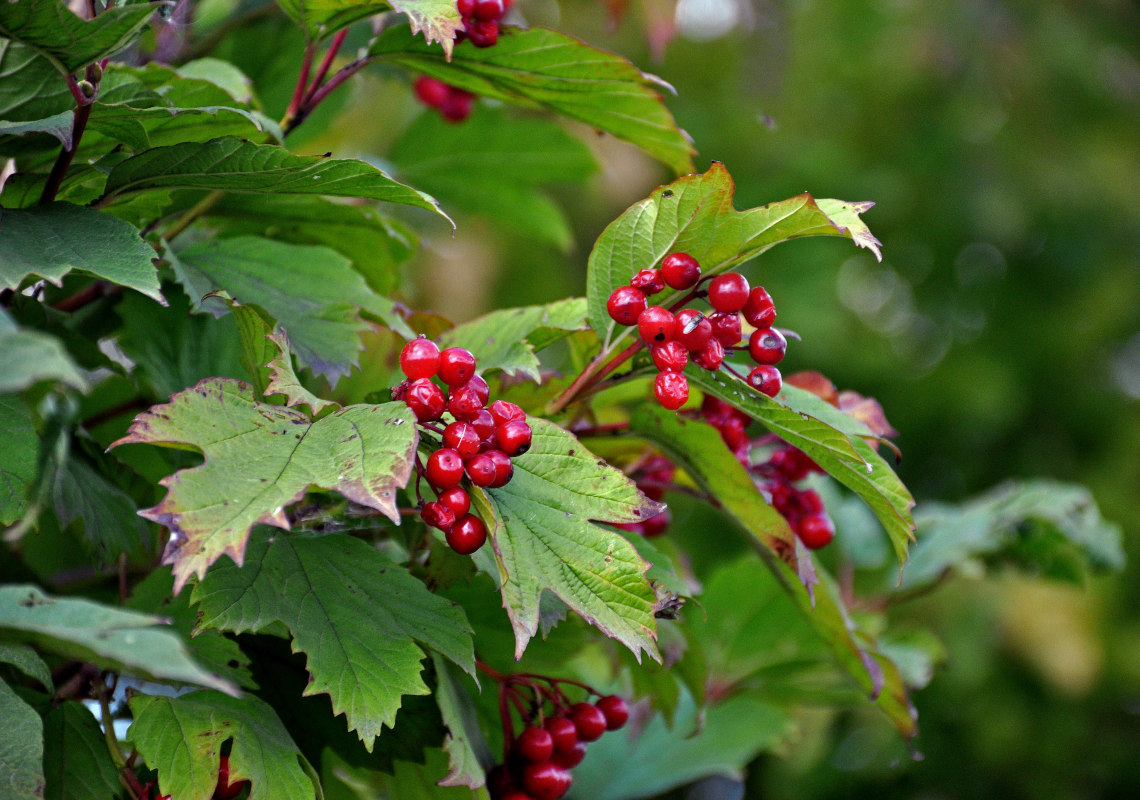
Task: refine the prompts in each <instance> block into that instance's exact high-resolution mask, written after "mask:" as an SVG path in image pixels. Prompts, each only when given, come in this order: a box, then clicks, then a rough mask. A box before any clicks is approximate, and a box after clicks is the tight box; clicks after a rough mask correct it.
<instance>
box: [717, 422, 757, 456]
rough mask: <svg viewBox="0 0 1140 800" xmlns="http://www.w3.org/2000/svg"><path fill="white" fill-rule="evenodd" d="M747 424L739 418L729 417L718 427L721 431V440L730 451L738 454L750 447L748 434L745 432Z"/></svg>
mask: <svg viewBox="0 0 1140 800" xmlns="http://www.w3.org/2000/svg"><path fill="white" fill-rule="evenodd" d="M746 427H747V424H746V423H745V422H744V420H742V419H740V418H739V417H729V418H728V419H725V420H724V421H722V422H721V423H720V424H719V425H717V426H716V429H717V430H718V431H720V438H721V439H723V440H724V443H725V444H726V445H728V449H729V450H731V451H732V452H734V453H735V452H736V451H737V450H740V449H742V448H744V447H747V446H748V442H749V439H748V434H747V433H746V432H745V430H744V429H745V428H746Z"/></svg>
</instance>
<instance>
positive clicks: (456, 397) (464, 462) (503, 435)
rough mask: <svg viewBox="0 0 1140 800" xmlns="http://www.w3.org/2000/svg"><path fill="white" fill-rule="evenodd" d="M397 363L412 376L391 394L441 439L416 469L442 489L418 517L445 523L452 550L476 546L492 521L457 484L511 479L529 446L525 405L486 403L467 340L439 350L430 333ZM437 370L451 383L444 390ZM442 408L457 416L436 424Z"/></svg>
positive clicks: (494, 485) (491, 486) (407, 348)
mask: <svg viewBox="0 0 1140 800" xmlns="http://www.w3.org/2000/svg"><path fill="white" fill-rule="evenodd" d="M400 369H401V370H402V371H403V373H404V375H406V376H407V380H405V381H403V382H401V383H400V384H399V385H398V386H396V387H395V388H394V389H393V390H392V399H394V400H403V401H404V402H405V403H407V404H408V407H409V408H410V409H412V412H413V413H414V414H415V415H416V420H417V421H418V422H419V424H420V425H421V427H423V428H424V429H425V430H427V431H431V432H433V433H435V434H437V435H438V436H439V437H440V440H441V444H442V446H441V447H440V448H439V449H438V450H436V451H435V452H433V453H432V454H431V455H430V456H429V457H428V459H427V464H426V465H425V466H423V467H422V468H421V469H420V470H419V474H420V475H421V476H422V477H423V478H425V479H426V480H427V482H428V483H429V484H430V485H431V487H432V488H433V489H434V490H435V492H436V496H437V499H435V500H433V501H431V502H428V503H424V504H423V507H422V508H421V510H420V518H421V519H423V521H424V522H425V523H426V524H428V525H430V526H432V527H434V528H439V529H440V530H441V531H443V532H444V534H445V535H446V537H447V543H448V544H449V545H450V546H451V549H452V550H454V551H455V552H457V553H461V554H463V555H467V554H469V553H474V552H475V551H476V550H478V549H479V548H480V547H482V546H483V543H484V542H486V541H487V528H486V526H485V525H484V524H483V521H482V520H481V519H479V518H478V517H477V516H475V515H474V514H472V513H470V512H471V497H470V495H469V494H468V493H467V491H466V490H465V489H464V488H463V487H462V486H460V484H461V483H462V482H463V480H464V478H466V480H468V481H470V483H471V484H473V485H475V486H481V487H484V488H489V489H494V488H498V487H500V486H505V485H506V484H507V483H508V482H509V481H510V479H511V477H512V476H513V475H514V465H513V464H512V463H511V459H512V458H514V457H516V456H521V455H522V454H523V453H525V452H526V451H527V450H529V449H530V442H531V429H530V425H529V424H528V423H527V421H526V412H525V411H523V410H522V409H521V408H520V407H519V406H517V405H515V404H514V403H509V402H507V401H505V400H496V401H495V402H493V403H491V404H490V406H489V407H488V405H487V401H488V400H489V399H490V389H489V388H488V386H487V382H486V381H485V380H483V379H482V378H481V377H479V376H478V375H476V374H475V356H474V355H472V354H471V351H470V350H466V349H464V348H462V347H449V348H447V349H446V350H442V351H441V350H440V349H439V346H438V345H436V343H435V342H433V341H431V340H430V339H426V338H424V337H422V336H421V337H419V338H417V339H412V340H411V341H410V342H408V343H407V344H406V345H404V349H403V351H402V352H401V353H400ZM433 378H438V379H439V380H440V381H442V382H443V384H444V385H446V386H447V391H446V393H445V392H444V390H443V389H441V388H440V387H439V386H438V385H437V384H436V383H435V382H434V381H433V380H432V379H433ZM445 412H446V413H447V414H448V415H450V416H451V417H452V418H453V420H454V421H452V422H449V423H447V424H446V425H439V424H436V423H440V422H443V415H444V413H445ZM416 466H417V467H420V464H419V458H418V456H417V459H416ZM418 490H419V484H418V482H417V493H418Z"/></svg>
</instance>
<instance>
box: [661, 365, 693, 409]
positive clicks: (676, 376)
mask: <svg viewBox="0 0 1140 800" xmlns="http://www.w3.org/2000/svg"><path fill="white" fill-rule="evenodd" d="M653 393H654V394H655V395H656V396H657V402H658V403H660V404H661V405H662V406H664V407H665V408H667V409H669V410H670V411H676V410H677V409H678V408H680V407H681V406H683V405H685V401H686V400H688V399H689V381H688V379H686V378H685V376H684V375H682V374H681V373H679V372H659V373H658V374H657V380H655V381H654V382H653Z"/></svg>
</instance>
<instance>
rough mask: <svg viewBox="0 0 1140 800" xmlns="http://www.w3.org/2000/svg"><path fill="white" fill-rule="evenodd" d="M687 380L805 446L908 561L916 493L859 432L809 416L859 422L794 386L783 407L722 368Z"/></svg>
mask: <svg viewBox="0 0 1140 800" xmlns="http://www.w3.org/2000/svg"><path fill="white" fill-rule="evenodd" d="M689 379H690V382H691V385H693V386H697V387H699V388H700V389H701V390H702V391H705V392H708V393H709V394H712V395H714V396H716V397H719V398H720V399H721V400H724V401H725V402H727V403H731V404H732V405H733V406H735V407H736V408H739V409H740V410H741V411H744V412H745V413H746V414H748V415H749V416H750V417H752V418H754V419H756V420H758V421H759V422H760V423H761V424H762V425H764V426H765V427H766V428H768V430H770V431H772V432H773V433H775V434H776V435H777V436H779V437H780V438H781V439H783V440H784V441H786V442H787V443H788V444H791V445H794V446H796V447H798V448H800V449H801V450H803V451H804V452H805V453H807V454H808V455H809V456H811V457H812V459H813V460H814V461H815V462H816V463H817V464H819V466H821V467H823V469H825V470H826V471H827V474H828V475H830V476H831V477H833V478H835V479H836V480H837V481H839V482H840V483H842V484H843V485H844V486H846V487H847V488H848V489H851V490H852V491H853V492H855V493H856V494H858V495H859V496H860V497H861V498H863V501H864V502H865V503H866V504H867V505H868V506H870V508H871V510H872V511H874V512H875V516H877V517H878V519H879V522H881V523H882V525H883V528H884V529H885V530H886V532H887V538H888V539H889V540H890V542H891V546H892V547H894V550H895V555H896V556H897V557H898V561H899V563H900V564H903V563H906V559H907V544H908V543H909V542H912V541H914V539H915V537H914V519H913V517H912V516H911V511H910V510H911V509H912V508H913V507H914V498H913V497H911V494H910V492H909V491H908V490H907V488H906V486H904V485H903V483H902V481H900V480H899V478H898V476H897V475H895V473H894V470H892V469H891V468H890V465H888V464H887V462H886V461H884V460H883V458H882V456H880V455H879V454H878V453H877V452H875V449H874V448H873V447H871V446H870V445H869V444H867V443H866V442H865V441H864V440H863V439H862V438H860V436H858V435H853V436H848V435H847V434H845V433H843V432H842V431H841V430H839V429H837V428H834V427H832V426H830V425H828V424H826V423H824V422H822V421H820V420H819V419H817V418H816V417H815V416H812V415H813V414H817V413H818V414H820V415H821V416H825V417H827V418H828V419H834V420H835V421H836V422H837V423H838V424H841V425H843V426H844V427H845V428H846V429H847V430H852V431H855V432H858V431H861V430H862V424H861V423H859V422H858V421H857V420H853V419H851V418H849V417H847V416H846V415H845V414H840V415H838V416H834V415H835V414H836V410H835V409H834V408H833V407H832V406H830V405H829V404H827V403H826V402H824V401H823V400H820V399H819V398H818V397H816V396H815V395H813V394H811V393H810V392H804V391H798V390H796V389H795V387H792V386H789V387H787V390H785V391H784V392H782V393H781V394H780V395H778V396H777V397H779V398H785V399H786V400H787V401H788V405H787V406H785V405H784V404H783V403H781V402H779V401H778V400H774V399H772V398H770V397H768V396H767V395H763V394H760V393H759V392H756V391H753V390H752V389H750V388H748V387H746V386H744V385H743V384H741V383H740V382H739V381H734V380H731V379H729V378H727V377H726V376H725V375H724V374H723V373H722V372H715V373H711V372H707V371H705V370H691V371H690V373H689ZM852 454H853V455H854V456H855V457H854V458H852V457H851V456H852Z"/></svg>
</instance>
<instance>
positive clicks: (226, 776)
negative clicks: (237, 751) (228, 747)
mask: <svg viewBox="0 0 1140 800" xmlns="http://www.w3.org/2000/svg"><path fill="white" fill-rule="evenodd" d="M248 785H249V781H235V782H234V783H230V759H229V756H222V760H221V763H220V764H219V765H218V783H217V785H216V786H215V787H214V797H215V798H217V800H233V798H235V797H237V796H238V795H239V794H241V793H242V790H243V789H245V787H246V786H248Z"/></svg>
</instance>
